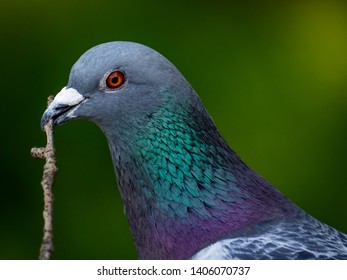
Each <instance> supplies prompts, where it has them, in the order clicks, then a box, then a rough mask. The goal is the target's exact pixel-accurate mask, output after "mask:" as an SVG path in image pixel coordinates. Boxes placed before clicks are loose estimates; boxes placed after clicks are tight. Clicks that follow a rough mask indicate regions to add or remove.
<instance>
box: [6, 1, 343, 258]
mask: <svg viewBox="0 0 347 280" xmlns="http://www.w3.org/2000/svg"><path fill="white" fill-rule="evenodd" d="M344 2H345V1H334V0H327V1H256V2H250V1H221V0H216V1H183V0H179V1H160V0H147V1H135V0H130V1H117V0H112V1H111V0H110V1H108V0H97V1H96V0H89V1H82V0H78V1H71V0H59V1H44V0H11V1H10V0H5V1H4V0H2V1H1V2H0V22H1V25H0V31H1V34H0V35H1V37H0V38H1V44H0V59H1V60H0V61H1V73H2V74H1V91H0V92H1V103H0V104H1V111H0V114H1V138H0V139H1V146H0V147H1V169H0V170H1V186H0V188H1V189H0V190H1V192H0V259H36V258H37V256H38V249H39V245H40V241H41V236H42V222H43V221H42V206H43V202H42V190H41V187H40V180H41V175H42V166H43V161H42V160H37V159H36V160H35V159H33V158H31V156H30V152H29V151H30V149H31V147H33V146H41V145H44V144H45V142H46V138H45V135H44V133H42V132H41V131H40V127H39V122H40V118H41V115H42V113H43V111H44V109H45V107H46V97H47V96H48V95H50V94H56V93H57V92H58V91H59V90H60V89H61V88H62V87H63V86H65V84H66V83H67V79H68V74H69V71H70V68H71V66H72V65H73V63H74V62H75V61H76V60H77V59H78V57H79V56H80V55H81V54H82V53H83V52H85V51H86V50H87V49H89V48H90V47H92V46H94V45H96V44H100V43H103V42H107V41H114V40H126V41H136V42H140V43H143V44H146V45H148V46H150V47H152V48H154V49H156V50H158V51H159V52H161V53H162V54H163V55H165V56H166V57H167V58H169V59H170V60H171V61H172V62H173V63H174V64H175V65H176V66H177V67H178V68H179V69H180V70H181V72H182V73H183V74H184V75H185V77H186V78H187V79H188V80H189V81H190V82H191V84H192V85H193V87H194V88H195V90H196V91H197V92H198V93H199V95H200V96H201V98H202V100H203V102H204V104H205V105H206V107H207V108H208V110H209V112H210V114H211V115H212V117H213V119H214V121H215V123H216V124H217V126H218V128H219V129H220V131H221V133H222V135H223V136H224V137H225V138H226V139H227V141H228V143H229V144H230V145H231V146H232V147H233V148H234V149H235V150H236V151H237V153H238V154H239V155H240V156H241V157H242V158H243V159H244V161H246V163H248V164H249V165H250V166H251V167H252V168H253V169H255V170H257V171H258V172H259V173H260V174H261V175H262V176H263V177H265V178H266V179H267V180H269V181H270V182H271V183H272V184H274V185H275V186H276V187H277V188H278V189H280V190H281V191H282V192H283V193H285V194H286V195H287V196H288V197H290V199H291V200H292V201H294V202H295V203H296V204H298V205H299V206H300V207H302V208H303V209H305V210H306V211H307V212H308V213H310V214H312V215H314V216H315V217H317V218H319V219H321V220H322V221H324V222H326V223H328V224H330V225H332V226H334V227H336V228H337V229H339V230H341V231H344V232H347V203H346V197H347V183H346V178H347V145H346V143H347V81H346V78H347V72H346V70H347V6H346V4H345V3H344ZM55 136H56V138H55V140H56V149H57V159H58V168H59V174H58V176H57V178H56V185H55V188H54V193H55V213H54V226H55V229H54V231H55V240H54V242H55V253H54V258H55V259H135V258H136V252H135V248H134V245H133V242H132V238H131V234H130V231H129V229H128V225H127V220H126V218H125V216H124V214H123V206H122V203H121V200H120V197H119V193H118V190H117V186H116V179H115V175H114V172H113V166H112V162H111V159H110V155H109V151H108V146H107V143H106V139H105V137H104V136H103V134H102V133H101V131H99V129H98V128H97V127H96V126H95V125H94V124H92V123H89V122H87V121H76V122H71V123H68V124H65V125H64V126H62V127H58V128H57V129H56V130H55Z"/></svg>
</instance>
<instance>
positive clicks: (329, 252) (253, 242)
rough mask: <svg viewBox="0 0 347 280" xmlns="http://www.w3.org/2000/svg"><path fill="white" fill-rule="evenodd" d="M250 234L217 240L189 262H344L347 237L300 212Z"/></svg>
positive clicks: (255, 229) (257, 228) (265, 225)
mask: <svg viewBox="0 0 347 280" xmlns="http://www.w3.org/2000/svg"><path fill="white" fill-rule="evenodd" d="M250 231H252V232H253V233H245V234H240V235H238V236H235V237H233V238H230V239H224V240H221V241H218V242H216V243H214V244H212V245H210V246H208V247H206V248H204V249H203V250H201V251H200V252H198V253H197V254H195V255H194V256H193V257H192V259H243V260H245V259H246V260H252V259H263V260H265V259H270V260H274V259H277V260H278V259H282V260H306V259H320V260H334V259H340V260H341V259H347V235H345V234H343V233H341V232H339V231H337V230H336V229H334V228H332V227H329V226H328V225H326V224H324V223H321V222H320V221H318V220H316V219H315V218H313V217H312V216H310V215H308V214H306V213H304V212H302V211H301V212H300V213H299V215H298V217H296V218H295V219H286V218H284V219H282V220H280V221H278V222H271V223H266V224H259V225H256V226H254V227H253V228H252V229H251V230H250Z"/></svg>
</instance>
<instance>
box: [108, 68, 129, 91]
mask: <svg viewBox="0 0 347 280" xmlns="http://www.w3.org/2000/svg"><path fill="white" fill-rule="evenodd" d="M124 81H125V77H124V74H123V73H122V72H121V71H118V70H117V71H114V72H112V73H111V74H110V75H108V77H107V78H106V86H107V87H108V88H118V87H120V86H121V85H122V84H123V83H124Z"/></svg>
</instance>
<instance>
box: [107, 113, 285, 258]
mask: <svg viewBox="0 0 347 280" xmlns="http://www.w3.org/2000/svg"><path fill="white" fill-rule="evenodd" d="M128 132H129V131H128ZM130 134H131V136H130ZM130 134H129V135H128V136H126V137H121V138H118V139H115V141H114V142H113V141H111V142H110V149H111V153H112V156H113V161H114V163H115V169H116V173H117V178H118V184H119V188H120V191H121V194H122V199H123V203H124V206H125V212H126V214H127V216H128V220H129V223H130V226H131V229H132V233H133V236H134V239H135V243H136V246H137V249H138V253H139V257H140V258H143V259H186V258H190V257H191V256H192V255H194V254H195V253H196V252H198V251H199V250H200V249H202V248H204V247H205V246H208V245H209V244H211V243H213V242H215V241H217V240H219V239H222V238H226V237H230V234H231V233H233V232H237V231H240V230H242V229H244V228H247V227H248V226H250V225H252V224H253V223H256V222H257V221H261V220H266V219H270V218H272V217H273V216H281V215H284V212H285V211H286V210H284V209H285V208H286V205H287V204H288V203H289V202H287V201H286V200H285V199H284V198H283V196H282V195H281V194H280V193H278V192H277V191H276V190H275V189H274V188H272V187H271V186H270V185H269V184H268V183H266V181H265V180H263V179H262V178H261V177H259V176H258V175H257V174H255V173H254V172H253V171H252V170H250V169H249V168H248V167H247V166H246V165H245V164H244V163H243V162H242V161H241V160H240V159H239V157H238V156H237V155H236V154H235V153H234V152H233V151H232V150H230V148H229V147H228V146H227V144H226V143H225V142H224V140H223V139H222V138H221V137H220V135H219V133H218V131H217V130H216V128H215V126H214V124H213V122H212V120H211V119H210V117H209V116H208V115H207V113H205V112H204V111H201V112H197V111H190V112H182V111H180V112H177V111H175V110H172V108H162V109H160V110H159V111H158V112H156V113H154V114H153V115H151V116H150V117H148V119H147V120H146V123H145V125H143V126H141V129H140V130H139V131H137V132H136V133H134V132H133V131H132V132H130ZM118 135H119V134H118ZM134 135H136V137H134Z"/></svg>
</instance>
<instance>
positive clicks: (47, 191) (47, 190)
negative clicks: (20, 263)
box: [31, 96, 58, 260]
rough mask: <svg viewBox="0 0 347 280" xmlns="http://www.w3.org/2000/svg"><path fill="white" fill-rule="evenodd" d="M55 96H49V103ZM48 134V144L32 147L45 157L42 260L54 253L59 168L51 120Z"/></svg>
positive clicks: (48, 124)
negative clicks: (55, 180)
mask: <svg viewBox="0 0 347 280" xmlns="http://www.w3.org/2000/svg"><path fill="white" fill-rule="evenodd" d="M53 98H54V97H53V96H49V97H48V105H49V104H50V103H51V102H52V100H53ZM44 129H45V132H46V135H47V145H46V147H41V148H32V149H31V155H32V156H33V157H35V158H41V159H45V160H46V163H45V165H44V167H43V176H42V181H41V186H42V189H43V198H44V209H43V219H44V226H43V238H42V243H41V247H40V256H39V259H40V260H49V259H50V258H51V256H52V253H53V193H52V186H53V183H54V177H55V174H56V173H57V171H58V169H57V167H56V159H55V148H54V141H53V140H54V139H53V122H52V120H50V121H49V122H48V123H47V124H46V125H45V127H44Z"/></svg>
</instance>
